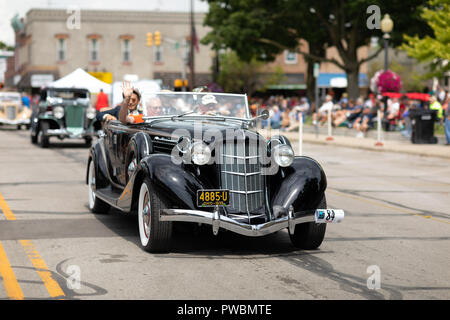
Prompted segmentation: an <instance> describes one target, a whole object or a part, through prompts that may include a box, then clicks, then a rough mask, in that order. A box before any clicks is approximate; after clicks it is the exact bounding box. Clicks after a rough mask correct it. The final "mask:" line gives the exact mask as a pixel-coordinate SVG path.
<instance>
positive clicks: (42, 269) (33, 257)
mask: <svg viewBox="0 0 450 320" xmlns="http://www.w3.org/2000/svg"><path fill="white" fill-rule="evenodd" d="M19 242H20V243H21V244H22V246H23V248H24V249H25V252H26V254H27V256H28V258H29V259H30V261H31V263H32V264H33V266H34V268H35V269H36V272H37V273H38V275H39V276H40V277H41V279H42V281H43V282H44V285H45V287H46V288H47V291H48V293H49V294H50V297H52V298H56V297H63V296H65V294H64V291H63V290H62V289H61V287H60V286H59V284H58V282H56V281H55V279H53V277H52V274H51V272H50V271H49V270H48V267H47V265H46V264H45V262H44V260H43V259H42V258H41V256H40V255H39V252H38V251H37V250H36V248H35V247H34V245H33V243H32V242H31V240H19Z"/></svg>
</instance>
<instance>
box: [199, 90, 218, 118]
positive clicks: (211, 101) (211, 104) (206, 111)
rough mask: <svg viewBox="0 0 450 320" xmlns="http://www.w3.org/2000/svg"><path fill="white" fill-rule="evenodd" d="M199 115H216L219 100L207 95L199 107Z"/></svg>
mask: <svg viewBox="0 0 450 320" xmlns="http://www.w3.org/2000/svg"><path fill="white" fill-rule="evenodd" d="M199 113H200V114H202V115H216V113H217V100H216V97H214V96H213V95H212V94H206V95H204V96H203V97H202V101H201V103H200V105H199Z"/></svg>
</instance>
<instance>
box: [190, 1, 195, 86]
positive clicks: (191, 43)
mask: <svg viewBox="0 0 450 320" xmlns="http://www.w3.org/2000/svg"><path fill="white" fill-rule="evenodd" d="M194 37H195V34H194V1H193V0H191V41H190V57H189V58H190V59H189V69H190V71H191V72H190V74H189V87H190V88H191V91H192V90H193V89H194V84H195V71H194V67H195V64H194V41H195V39H194Z"/></svg>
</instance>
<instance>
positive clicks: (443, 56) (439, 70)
mask: <svg viewBox="0 0 450 320" xmlns="http://www.w3.org/2000/svg"><path fill="white" fill-rule="evenodd" d="M429 6H430V7H429V8H424V9H423V10H422V14H421V17H422V18H423V19H424V20H425V21H426V22H427V23H428V25H429V26H430V27H431V29H432V30H433V36H428V35H427V36H425V37H423V38H420V37H418V36H417V35H415V36H408V35H405V36H404V38H405V40H406V41H407V43H405V44H404V45H402V47H401V48H402V49H404V50H406V51H407V52H408V55H410V56H411V57H414V58H416V59H417V60H419V61H421V62H428V63H430V69H431V72H430V73H428V74H427V77H428V78H430V77H435V76H436V77H441V76H442V75H444V74H445V73H446V72H448V71H450V63H448V61H450V0H430V1H429ZM444 61H447V62H445V63H444Z"/></svg>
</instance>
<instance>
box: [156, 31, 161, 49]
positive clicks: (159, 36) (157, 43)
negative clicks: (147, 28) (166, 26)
mask: <svg viewBox="0 0 450 320" xmlns="http://www.w3.org/2000/svg"><path fill="white" fill-rule="evenodd" d="M155 45H156V46H160V45H161V32H159V31H155Z"/></svg>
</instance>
